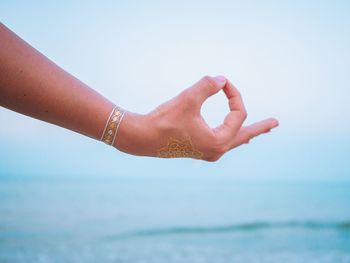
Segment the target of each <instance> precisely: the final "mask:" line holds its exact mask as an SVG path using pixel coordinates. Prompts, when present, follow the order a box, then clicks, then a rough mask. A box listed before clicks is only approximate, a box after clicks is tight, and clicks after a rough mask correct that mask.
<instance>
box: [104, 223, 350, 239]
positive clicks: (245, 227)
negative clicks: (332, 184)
mask: <svg viewBox="0 0 350 263" xmlns="http://www.w3.org/2000/svg"><path fill="white" fill-rule="evenodd" d="M269 229H271V230H273V229H304V230H315V231H322V230H334V231H341V232H348V231H349V233H350V221H342V222H317V221H288V222H251V223H242V224H232V225H224V226H207V227H206V226H203V227H186V226H179V227H169V228H154V229H141V230H136V231H130V232H126V233H122V234H115V235H109V236H106V237H105V239H106V240H109V241H118V240H122V239H129V238H140V237H154V236H170V235H182V234H191V235H202V234H219V233H230V232H248V231H258V230H269Z"/></svg>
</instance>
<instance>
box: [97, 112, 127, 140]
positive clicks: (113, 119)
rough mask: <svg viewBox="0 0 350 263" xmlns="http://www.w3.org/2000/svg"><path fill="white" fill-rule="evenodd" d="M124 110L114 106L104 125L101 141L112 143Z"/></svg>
mask: <svg viewBox="0 0 350 263" xmlns="http://www.w3.org/2000/svg"><path fill="white" fill-rule="evenodd" d="M124 114H125V111H124V110H122V109H121V108H119V107H117V106H115V107H114V108H113V110H112V112H111V114H110V115H109V118H108V120H107V123H106V126H105V128H104V130H103V133H102V137H101V141H103V142H104V143H106V144H109V145H113V144H114V141H115V137H116V136H117V132H118V128H119V125H120V123H121V121H122V119H123V117H124Z"/></svg>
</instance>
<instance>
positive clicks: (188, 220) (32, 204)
mask: <svg viewBox="0 0 350 263" xmlns="http://www.w3.org/2000/svg"><path fill="white" fill-rule="evenodd" d="M0 262H1V263H6V262H26V263H28V262H35V263H41V262H42V263H44V262H60V263H61V262H67V263H69V262H135V263H137V262H139V263H141V262H145V263H146V262H154V263H158V262H159V263H172V262H179V263H181V262H190V263H204V262H208V263H209V262H210V263H216V262H217V263H220V262H283V263H289V262H336V263H341V262H350V182H326V181H322V182H315V181H293V180H289V181H282V180H260V181H254V180H236V179H232V178H223V177H216V176H204V177H201V176H188V177H184V176H182V177H174V176H170V177H169V176H166V175H164V176H147V175H140V176H113V177H112V176H103V175H101V176H93V177H92V176H86V177H85V176H83V175H81V176H6V175H4V176H0Z"/></svg>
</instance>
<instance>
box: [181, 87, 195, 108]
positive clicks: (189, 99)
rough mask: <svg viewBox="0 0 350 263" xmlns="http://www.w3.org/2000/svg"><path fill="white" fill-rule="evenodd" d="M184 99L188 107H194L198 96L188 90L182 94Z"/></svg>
mask: <svg viewBox="0 0 350 263" xmlns="http://www.w3.org/2000/svg"><path fill="white" fill-rule="evenodd" d="M182 98H183V100H184V102H185V103H186V104H187V105H193V104H195V103H196V100H197V99H196V96H195V94H194V92H192V90H191V89H187V90H185V91H183V92H182Z"/></svg>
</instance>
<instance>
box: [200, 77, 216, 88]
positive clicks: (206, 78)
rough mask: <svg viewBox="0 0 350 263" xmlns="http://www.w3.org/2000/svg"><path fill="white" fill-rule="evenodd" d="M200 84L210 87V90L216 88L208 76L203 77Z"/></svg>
mask: <svg viewBox="0 0 350 263" xmlns="http://www.w3.org/2000/svg"><path fill="white" fill-rule="evenodd" d="M201 83H202V84H203V85H208V86H210V87H212V88H215V86H216V83H215V81H214V80H213V78H212V77H210V76H208V75H205V76H204V77H202V79H201Z"/></svg>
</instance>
